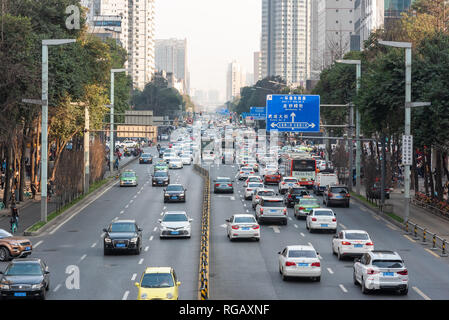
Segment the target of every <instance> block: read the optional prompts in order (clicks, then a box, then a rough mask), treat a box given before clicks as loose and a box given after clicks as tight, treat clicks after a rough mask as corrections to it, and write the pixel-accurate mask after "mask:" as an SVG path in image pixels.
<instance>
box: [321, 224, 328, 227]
mask: <svg viewBox="0 0 449 320" xmlns="http://www.w3.org/2000/svg"><path fill="white" fill-rule="evenodd" d="M321 226H322V227H328V226H329V225H328V224H321Z"/></svg>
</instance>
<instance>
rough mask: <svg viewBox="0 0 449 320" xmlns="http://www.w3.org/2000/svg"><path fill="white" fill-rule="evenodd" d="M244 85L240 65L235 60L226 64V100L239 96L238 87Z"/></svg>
mask: <svg viewBox="0 0 449 320" xmlns="http://www.w3.org/2000/svg"><path fill="white" fill-rule="evenodd" d="M244 85H245V77H244V75H243V72H242V67H241V66H240V64H239V63H238V62H237V61H232V62H231V63H230V64H229V65H228V72H227V79H226V101H231V100H233V99H234V98H237V97H239V96H240V89H241V88H242V87H243V86H244Z"/></svg>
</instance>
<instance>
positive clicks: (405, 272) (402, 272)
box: [398, 269, 408, 276]
mask: <svg viewBox="0 0 449 320" xmlns="http://www.w3.org/2000/svg"><path fill="white" fill-rule="evenodd" d="M398 274H400V275H401V276H406V275H408V270H407V269H405V270H402V271H399V272H398Z"/></svg>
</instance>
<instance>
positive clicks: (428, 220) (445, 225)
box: [354, 186, 449, 238]
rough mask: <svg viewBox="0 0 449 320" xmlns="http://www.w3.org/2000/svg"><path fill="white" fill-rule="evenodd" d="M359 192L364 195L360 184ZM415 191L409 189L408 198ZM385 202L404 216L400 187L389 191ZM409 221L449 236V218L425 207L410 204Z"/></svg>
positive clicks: (442, 235)
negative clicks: (442, 216) (388, 197)
mask: <svg viewBox="0 0 449 320" xmlns="http://www.w3.org/2000/svg"><path fill="white" fill-rule="evenodd" d="M354 191H355V188H354ZM361 194H362V195H363V196H365V195H366V194H365V189H364V187H363V186H362V188H361ZM414 196H415V193H414V191H413V190H411V191H410V199H413V197H414ZM385 204H390V205H392V206H393V210H392V211H393V213H394V214H395V215H397V216H399V217H401V218H403V219H404V218H405V205H404V194H403V193H402V192H401V189H394V190H393V192H391V193H390V199H386V200H385ZM409 221H411V222H413V223H416V224H418V225H420V226H421V227H424V228H426V229H427V230H428V231H429V232H431V233H436V234H437V235H438V236H440V237H443V238H445V237H449V220H447V219H444V218H441V217H439V216H437V215H435V214H433V213H431V212H429V211H427V210H425V209H422V208H420V207H417V206H415V205H413V204H410V216H409Z"/></svg>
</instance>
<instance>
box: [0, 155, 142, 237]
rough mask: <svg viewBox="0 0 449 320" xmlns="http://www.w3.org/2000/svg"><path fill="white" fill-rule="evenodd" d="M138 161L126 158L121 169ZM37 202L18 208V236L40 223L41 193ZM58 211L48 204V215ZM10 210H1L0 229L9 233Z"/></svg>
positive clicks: (54, 205)
mask: <svg viewBox="0 0 449 320" xmlns="http://www.w3.org/2000/svg"><path fill="white" fill-rule="evenodd" d="M134 159H136V158H135V157H124V158H122V160H121V161H120V165H119V168H122V167H124V166H126V165H127V164H128V163H129V162H131V161H132V160H134ZM108 176H110V173H107V174H105V178H107V177H108ZM36 198H37V200H31V199H28V200H26V201H23V202H21V203H20V204H19V205H18V206H17V207H18V208H19V227H18V230H17V233H16V234H17V235H21V234H23V232H24V231H25V230H26V229H28V228H29V227H30V226H32V225H33V224H35V223H36V222H38V221H40V219H41V201H40V193H39V194H37V195H36ZM56 209H57V203H54V202H52V201H49V202H48V215H50V214H51V213H52V212H54V211H55V210H56ZM9 220H10V209H5V210H0V229H4V230H6V231H8V232H9V230H10V224H9Z"/></svg>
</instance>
